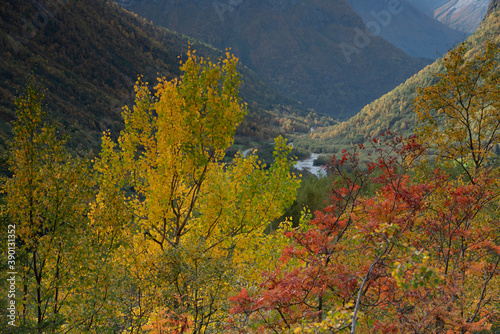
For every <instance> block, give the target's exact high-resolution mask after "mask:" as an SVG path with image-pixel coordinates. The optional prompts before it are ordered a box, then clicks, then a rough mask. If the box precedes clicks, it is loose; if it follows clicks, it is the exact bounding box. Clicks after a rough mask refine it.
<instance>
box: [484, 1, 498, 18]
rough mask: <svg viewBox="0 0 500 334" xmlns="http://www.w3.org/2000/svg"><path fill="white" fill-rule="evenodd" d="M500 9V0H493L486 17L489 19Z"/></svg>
mask: <svg viewBox="0 0 500 334" xmlns="http://www.w3.org/2000/svg"><path fill="white" fill-rule="evenodd" d="M499 9H500V0H492V1H491V2H490V5H489V6H488V10H487V11H486V15H485V16H484V17H488V16H489V15H490V14H491V13H493V12H494V11H497V10H499Z"/></svg>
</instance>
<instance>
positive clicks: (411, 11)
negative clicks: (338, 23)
mask: <svg viewBox="0 0 500 334" xmlns="http://www.w3.org/2000/svg"><path fill="white" fill-rule="evenodd" d="M348 1H349V3H350V4H351V6H352V8H353V9H354V10H355V11H356V13H358V14H359V15H360V16H361V18H362V19H363V21H364V22H365V23H366V24H367V25H372V24H373V23H374V22H379V21H380V22H382V23H383V25H382V27H381V29H380V30H379V36H380V37H382V38H384V39H386V40H387V41H389V42H391V43H392V44H394V45H395V46H397V47H398V48H400V49H401V50H403V51H405V52H406V53H408V54H410V55H412V56H414V57H426V58H431V59H437V58H438V57H440V55H442V54H443V53H445V52H446V51H447V50H448V49H449V48H450V47H451V46H452V45H454V44H456V43H460V42H462V41H464V40H465V38H467V36H468V35H469V34H466V33H464V32H459V31H457V30H454V29H452V28H450V27H448V26H446V25H445V24H443V23H441V22H439V21H438V20H436V19H435V18H433V17H431V16H429V15H428V14H427V13H425V12H424V11H422V10H421V9H420V8H418V7H417V6H416V5H414V4H413V3H412V2H408V1H403V0H401V10H400V12H398V14H397V15H391V16H388V15H386V13H387V12H386V10H385V8H384V7H385V6H386V5H385V3H386V1H385V0H348Z"/></svg>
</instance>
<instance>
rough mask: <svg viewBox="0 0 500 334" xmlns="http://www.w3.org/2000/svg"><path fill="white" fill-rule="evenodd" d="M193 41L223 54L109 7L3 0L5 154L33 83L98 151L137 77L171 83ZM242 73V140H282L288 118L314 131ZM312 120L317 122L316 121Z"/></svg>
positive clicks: (0, 77)
mask: <svg viewBox="0 0 500 334" xmlns="http://www.w3.org/2000/svg"><path fill="white" fill-rule="evenodd" d="M190 42H191V43H192V44H193V46H192V48H194V49H196V50H197V51H198V54H200V55H203V56H210V57H211V58H212V59H217V58H218V57H219V56H221V55H222V52H221V51H219V50H216V49H214V48H212V47H209V46H207V45H202V44H201V43H199V42H196V41H193V40H192V39H188V38H185V37H182V36H180V35H178V34H175V33H172V32H170V31H168V30H166V29H164V28H157V27H155V26H153V25H152V24H151V23H149V22H147V21H146V20H144V19H142V18H139V17H138V16H136V15H133V14H131V13H129V12H127V11H125V10H124V9H123V8H121V7H119V6H118V5H116V4H114V3H112V2H110V1H108V2H106V1H103V0H71V1H64V2H61V1H51V0H45V1H43V0H40V1H36V2H34V1H30V0H23V1H20V0H2V1H1V2H0V149H2V148H5V145H6V141H8V140H9V138H11V136H12V133H11V127H10V122H11V121H12V120H13V119H14V117H15V113H14V110H15V107H14V105H13V98H14V96H16V95H18V94H19V92H20V91H21V90H22V88H23V87H24V86H25V85H26V83H27V82H28V81H29V80H33V81H35V82H37V83H38V84H39V85H40V86H41V87H43V88H44V89H45V90H46V98H45V103H46V104H47V107H48V108H49V109H51V111H52V114H53V115H54V117H55V118H57V119H58V121H59V122H60V123H61V125H62V126H63V128H64V129H65V131H67V132H68V133H69V134H70V135H71V137H72V139H71V140H70V144H71V145H72V147H73V149H75V150H80V149H82V150H87V149H89V148H94V149H95V148H98V147H99V146H100V138H101V135H102V131H104V130H106V129H111V130H112V132H113V133H118V132H119V130H120V128H121V124H122V118H121V108H122V107H123V106H124V105H126V104H130V103H131V101H132V100H133V93H134V90H133V85H134V82H135V81H136V79H137V76H138V75H139V74H140V75H143V76H144V79H143V80H144V81H146V82H150V83H151V84H154V83H155V82H156V78H157V76H158V75H159V74H160V75H162V76H166V77H167V78H168V79H172V78H174V77H177V76H179V74H180V71H179V66H180V65H179V60H180V59H179V57H180V56H181V55H183V54H184V55H185V54H186V51H187V48H188V44H189V43H190ZM241 71H242V73H243V80H244V85H243V87H242V89H241V95H242V97H243V99H244V101H246V102H248V104H249V114H248V115H247V118H246V119H245V121H244V124H242V126H241V127H240V128H239V132H238V133H239V135H241V136H246V137H259V138H267V137H273V136H277V135H278V133H279V132H280V131H281V130H280V118H283V117H285V118H287V119H288V123H289V124H291V125H290V128H291V129H290V131H292V130H293V131H296V130H294V129H295V128H298V127H301V128H302V129H309V127H310V126H311V125H310V124H308V123H307V122H306V121H305V120H304V117H305V116H306V114H305V112H303V113H302V114H300V108H296V107H293V108H290V107H287V105H291V106H293V105H294V103H295V102H293V101H291V100H288V99H285V98H282V97H280V96H279V95H278V94H277V93H276V92H275V91H273V90H272V89H270V88H269V87H267V86H266V85H265V84H264V83H263V82H262V81H261V80H260V79H258V77H257V76H256V75H255V74H254V73H253V72H252V71H250V70H248V69H246V68H244V67H243V66H242V67H241ZM30 76H31V77H32V79H29V77H30ZM295 111H297V112H295ZM285 114H286V116H285ZM299 114H300V115H303V116H300V115H299ZM295 116H297V117H295ZM309 119H310V121H311V122H312V123H314V117H313V118H309ZM323 121H324V122H326V123H328V122H329V120H326V119H323Z"/></svg>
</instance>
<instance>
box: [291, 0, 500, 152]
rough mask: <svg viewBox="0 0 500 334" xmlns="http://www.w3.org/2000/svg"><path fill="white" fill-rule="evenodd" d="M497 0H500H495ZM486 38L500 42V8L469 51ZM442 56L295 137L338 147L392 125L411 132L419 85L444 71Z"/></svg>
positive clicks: (474, 38) (315, 144)
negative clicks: (343, 116)
mask: <svg viewBox="0 0 500 334" xmlns="http://www.w3.org/2000/svg"><path fill="white" fill-rule="evenodd" d="M494 1H495V2H496V3H498V0H494ZM487 40H492V41H495V42H496V43H500V10H496V11H494V12H492V13H491V14H490V15H489V16H487V17H486V20H485V21H484V22H482V24H481V26H480V27H479V29H478V30H477V31H476V32H475V33H474V34H473V35H472V36H471V37H469V38H468V40H467V41H468V42H469V43H470V45H471V51H470V54H474V53H476V52H478V51H480V50H481V49H482V48H483V47H484V43H485V41H487ZM441 70H442V69H441V65H440V62H439V60H438V61H436V62H434V63H433V64H431V65H429V66H427V67H426V68H425V69H423V70H422V71H420V72H419V73H418V74H416V75H414V76H413V77H411V78H410V79H408V80H407V81H406V82H405V83H404V84H401V85H400V86H398V87H397V88H396V89H394V90H393V91H391V92H390V93H388V94H385V95H384V96H382V97H381V98H379V99H377V100H376V101H374V102H372V103H370V104H369V105H367V106H366V107H365V108H363V110H362V111H361V112H360V113H359V114H358V115H356V116H354V117H352V118H351V119H349V120H348V121H346V122H342V123H340V124H338V125H335V126H332V127H327V128H322V129H318V130H316V131H315V132H313V133H312V134H311V135H310V138H308V139H303V140H302V143H300V142H299V141H296V142H295V143H294V144H296V146H300V145H304V144H307V146H308V148H314V147H321V146H325V145H328V146H329V147H332V146H334V147H336V148H337V149H340V148H343V147H348V146H349V145H350V144H351V143H362V142H366V141H368V140H370V139H371V138H374V137H377V136H379V135H380V134H381V132H382V131H384V130H386V129H388V128H390V129H391V130H393V131H397V132H403V133H406V134H409V133H412V132H413V129H414V128H415V127H416V117H415V114H414V113H413V106H412V101H413V99H414V98H415V96H416V94H417V89H418V87H424V86H427V85H429V84H430V83H432V82H433V75H434V74H435V73H438V72H439V71H441Z"/></svg>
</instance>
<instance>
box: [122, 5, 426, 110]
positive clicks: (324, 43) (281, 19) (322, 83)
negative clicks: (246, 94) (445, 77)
mask: <svg viewBox="0 0 500 334" xmlns="http://www.w3.org/2000/svg"><path fill="white" fill-rule="evenodd" d="M119 3H120V4H122V5H123V6H125V7H126V8H127V9H129V10H131V11H133V12H135V13H137V14H138V15H140V16H143V17H145V18H147V19H148V20H152V21H153V22H154V23H155V24H157V25H160V26H164V27H166V28H168V29H170V30H173V31H177V32H178V33H180V34H184V35H187V36H190V37H193V38H196V39H198V40H201V41H204V42H206V43H209V44H211V45H214V46H215V47H217V48H220V49H224V48H226V47H231V48H232V50H233V51H234V52H235V53H236V55H237V56H239V57H240V58H241V60H242V62H243V64H245V65H246V66H249V67H250V68H252V69H253V70H254V71H255V72H256V73H257V74H258V75H259V76H260V77H261V78H262V79H263V80H264V81H265V82H266V83H268V84H271V85H273V86H274V87H276V88H277V89H278V91H279V92H280V93H282V94H284V95H285V96H288V97H291V98H294V99H297V100H299V101H301V102H302V104H303V105H304V106H305V107H307V108H313V109H315V110H316V111H317V112H321V113H324V114H328V115H331V116H334V117H337V118H339V119H346V118H348V117H350V116H352V115H354V114H355V113H357V112H358V111H359V110H361V108H362V107H363V106H364V105H366V104H367V103H369V102H370V101H373V99H375V98H377V97H379V96H381V95H382V94H384V93H386V92H388V91H390V90H391V89H393V88H394V87H396V86H397V85H398V84H400V83H401V82H403V81H404V80H406V79H407V78H408V77H410V76H411V75H413V74H414V73H416V72H417V71H419V70H420V69H422V68H423V67H424V66H425V65H427V64H429V62H430V60H427V59H416V58H413V57H411V56H409V55H408V54H406V53H404V52H403V51H401V50H400V49H398V48H396V47H395V46H393V45H392V44H390V43H389V42H387V41H385V40H384V39H382V38H380V37H378V36H375V35H373V34H371V33H370V31H367V29H366V27H365V24H364V23H363V21H362V20H361V18H360V17H359V16H358V15H357V14H356V13H355V12H354V11H353V10H352V8H351V6H350V5H349V4H348V2H347V1H346V0H335V1H332V0H303V1H297V0H215V1H214V0H182V1H178V0H163V1H155V0H127V1H123V0H122V1H119Z"/></svg>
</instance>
